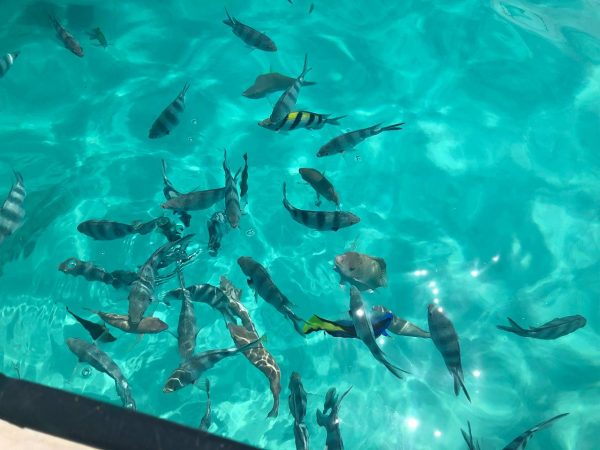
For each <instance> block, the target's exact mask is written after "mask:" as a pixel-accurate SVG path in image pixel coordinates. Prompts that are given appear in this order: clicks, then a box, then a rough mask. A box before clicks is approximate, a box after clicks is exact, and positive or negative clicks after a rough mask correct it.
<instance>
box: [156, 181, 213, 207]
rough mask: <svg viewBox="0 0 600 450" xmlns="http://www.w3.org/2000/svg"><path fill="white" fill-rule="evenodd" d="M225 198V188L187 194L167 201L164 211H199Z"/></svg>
mask: <svg viewBox="0 0 600 450" xmlns="http://www.w3.org/2000/svg"><path fill="white" fill-rule="evenodd" d="M224 198H225V188H224V187H222V188H216V189H207V190H204V191H192V192H188V193H187V194H181V195H180V196H179V197H174V198H172V199H170V200H167V201H166V202H164V203H163V204H162V205H160V206H161V207H162V208H163V209H172V210H173V211H175V212H181V211H199V210H201V209H208V208H210V207H211V206H212V205H214V204H215V203H217V202H218V201H221V200H223V199H224Z"/></svg>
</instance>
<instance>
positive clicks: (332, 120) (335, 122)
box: [325, 114, 348, 125]
mask: <svg viewBox="0 0 600 450" xmlns="http://www.w3.org/2000/svg"><path fill="white" fill-rule="evenodd" d="M328 116H329V114H328ZM344 117H348V115H344V116H338V117H332V118H331V119H330V118H329V117H327V119H326V120H325V123H328V124H330V125H339V122H338V121H339V120H341V119H343V118H344Z"/></svg>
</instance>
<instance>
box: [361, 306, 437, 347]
mask: <svg viewBox="0 0 600 450" xmlns="http://www.w3.org/2000/svg"><path fill="white" fill-rule="evenodd" d="M372 309H373V311H376V312H378V313H383V314H392V323H391V324H390V326H389V327H388V328H387V329H388V331H391V332H392V333H394V334H398V335H400V336H412V337H420V338H426V339H429V338H430V337H431V335H430V334H429V332H428V331H425V330H422V329H420V328H419V327H418V326H416V325H415V324H413V323H410V322H409V321H408V320H404V319H402V318H400V317H398V316H396V315H395V314H393V313H392V312H391V311H390V310H389V309H387V308H386V307H384V306H373V308H372Z"/></svg>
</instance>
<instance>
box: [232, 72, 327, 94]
mask: <svg viewBox="0 0 600 450" xmlns="http://www.w3.org/2000/svg"><path fill="white" fill-rule="evenodd" d="M295 82H296V78H292V77H288V76H286V75H282V74H280V73H278V72H269V73H264V74H262V75H259V76H257V77H256V80H254V84H253V85H252V86H250V87H249V88H248V89H246V90H245V91H244V93H243V94H242V95H243V96H244V97H247V98H252V99H257V98H263V97H265V96H266V95H267V94H271V93H273V92H278V91H285V90H286V89H288V88H289V87H290V86H292V85H293V84H294V83H295ZM315 84H317V83H315V82H312V81H303V83H302V85H303V86H314V85H315Z"/></svg>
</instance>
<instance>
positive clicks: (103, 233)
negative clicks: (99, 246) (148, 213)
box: [77, 219, 158, 241]
mask: <svg viewBox="0 0 600 450" xmlns="http://www.w3.org/2000/svg"><path fill="white" fill-rule="evenodd" d="M157 220H158V219H152V220H150V221H148V222H145V223H142V222H134V223H133V224H131V225H130V224H126V223H121V222H113V221H111V220H86V221H85V222H81V223H80V224H79V225H77V231H79V232H80V233H83V234H85V235H86V236H89V237H91V238H92V239H95V240H97V241H111V240H113V239H120V238H123V237H125V236H128V235H130V234H142V235H143V234H148V233H150V232H151V231H152V230H154V228H156V222H157Z"/></svg>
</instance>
